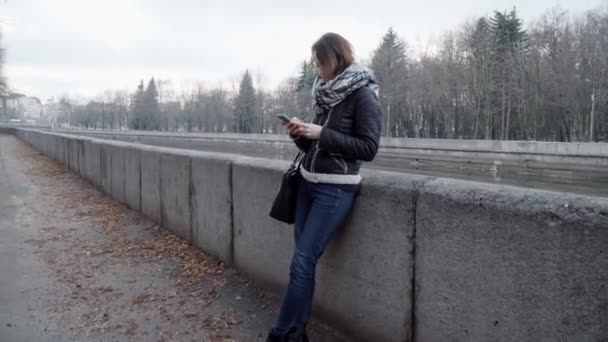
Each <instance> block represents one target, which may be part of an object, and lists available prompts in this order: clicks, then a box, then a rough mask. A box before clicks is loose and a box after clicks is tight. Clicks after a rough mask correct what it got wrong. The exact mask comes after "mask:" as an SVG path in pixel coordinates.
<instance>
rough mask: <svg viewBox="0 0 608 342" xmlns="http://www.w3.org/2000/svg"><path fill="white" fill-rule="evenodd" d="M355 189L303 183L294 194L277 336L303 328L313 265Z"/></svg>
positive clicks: (337, 226) (338, 224)
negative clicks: (290, 248) (288, 263)
mask: <svg viewBox="0 0 608 342" xmlns="http://www.w3.org/2000/svg"><path fill="white" fill-rule="evenodd" d="M357 191H358V186H342V185H334V184H313V183H309V182H307V181H306V180H303V181H302V183H301V184H300V187H299V190H298V201H297V208H296V222H295V234H294V235H295V251H294V254H293V257H292V260H291V267H290V273H289V285H288V287H287V292H286V293H285V297H284V298H283V304H282V305H281V311H280V313H279V318H278V319H277V321H276V323H275V324H274V327H273V332H274V333H275V334H278V335H287V334H288V333H289V332H290V331H291V330H295V329H298V328H304V327H305V326H306V323H307V322H308V318H309V316H310V311H311V306H312V299H313V295H314V291H315V270H316V266H317V261H318V260H319V258H320V257H321V255H322V254H323V252H324V251H325V247H327V245H328V243H329V241H331V238H332V237H333V236H334V234H335V233H336V232H337V231H338V230H339V229H340V227H342V226H343V224H344V222H345V221H346V218H347V217H348V215H349V214H350V212H351V210H352V208H353V204H354V202H355V197H356V195H357Z"/></svg>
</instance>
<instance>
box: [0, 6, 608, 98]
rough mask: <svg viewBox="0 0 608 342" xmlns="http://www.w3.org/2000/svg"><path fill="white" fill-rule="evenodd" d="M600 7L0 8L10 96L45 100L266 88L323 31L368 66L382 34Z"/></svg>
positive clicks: (411, 35) (411, 38)
mask: <svg viewBox="0 0 608 342" xmlns="http://www.w3.org/2000/svg"><path fill="white" fill-rule="evenodd" d="M607 3H608V0H474V1H471V0H469V1H453V0H423V1H409V0H374V1H358V0H306V1H304V0H300V1H289V0H287V1H286V0H267V1H262V0H257V1H254V0H249V1H247V0H240V1H237V0H214V1H205V0H198V1H197V0H173V1H169V0H164V1H161V0H146V1H143V0H142V1H140V0H0V23H1V24H2V27H3V31H4V37H3V41H2V44H3V46H4V47H6V49H7V58H6V59H7V61H6V66H5V74H6V76H8V78H9V83H10V86H11V87H12V88H13V89H14V90H16V91H19V92H23V93H26V94H28V95H33V96H38V97H40V98H41V99H42V100H43V101H44V100H46V99H47V98H48V97H50V96H55V97H56V96H58V95H59V94H62V93H64V92H68V93H70V94H72V95H80V96H86V97H92V96H95V95H97V94H99V93H101V92H102V91H103V90H105V89H126V90H129V91H132V90H134V89H135V87H136V85H137V83H138V82H139V80H140V79H142V78H145V79H148V78H150V77H152V76H154V77H156V78H162V79H171V80H172V81H173V83H174V85H175V86H176V87H178V88H179V87H189V86H192V85H193V84H195V82H197V81H205V84H206V85H208V86H213V85H216V84H222V85H223V86H224V87H226V88H230V87H231V84H232V83H231V82H232V81H234V80H237V79H238V77H239V75H241V74H242V72H243V71H244V70H245V69H246V68H249V69H250V70H253V71H254V74H255V73H261V74H263V75H264V77H263V80H264V84H265V85H266V86H268V87H274V86H275V85H276V84H278V83H279V82H280V81H281V80H283V79H285V78H286V77H288V76H290V75H293V74H294V73H296V72H297V67H298V63H299V62H300V61H301V60H303V59H305V58H307V57H308V56H309V53H310V45H311V44H312V43H313V42H314V40H315V39H316V38H318V37H319V36H320V35H321V34H322V33H324V32H327V31H333V32H338V33H341V34H343V35H344V36H345V37H346V38H348V39H349V40H350V41H351V42H352V43H353V45H354V46H355V49H356V53H357V57H359V58H369V56H370V54H371V52H372V51H373V49H374V48H375V47H376V46H377V45H378V43H379V41H380V39H381V37H382V35H383V34H384V33H385V32H386V30H387V29H388V27H389V26H393V27H394V28H395V30H396V31H397V32H398V33H399V35H400V36H402V37H403V38H405V39H406V41H407V42H408V44H409V45H410V48H411V49H421V48H423V47H425V46H428V42H429V41H433V39H435V40H436V39H437V38H438V37H440V36H441V34H442V33H443V32H445V31H447V30H451V29H456V28H458V26H459V25H461V24H462V23H463V22H464V21H466V20H468V19H471V18H475V17H478V16H481V15H489V14H492V12H493V11H494V10H508V9H511V8H512V7H513V6H516V7H517V9H518V12H519V13H520V16H521V17H522V18H524V19H525V20H526V21H530V20H531V19H534V18H538V16H539V15H541V14H542V13H544V12H546V11H547V10H548V9H550V8H551V7H554V6H556V5H559V6H560V7H561V8H563V9H567V10H569V11H571V12H574V13H580V12H583V11H585V10H589V9H594V8H598V7H599V6H605V5H606V4H607Z"/></svg>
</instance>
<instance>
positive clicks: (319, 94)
mask: <svg viewBox="0 0 608 342" xmlns="http://www.w3.org/2000/svg"><path fill="white" fill-rule="evenodd" d="M361 87H370V88H371V89H372V90H373V91H374V93H376V97H377V96H378V91H379V87H378V84H376V78H375V77H374V75H373V74H372V73H371V72H370V71H368V70H367V69H366V68H364V67H362V66H360V65H359V64H354V63H353V64H351V65H350V66H349V67H348V68H346V69H345V70H344V71H343V72H342V73H341V74H339V75H338V76H336V77H335V78H334V79H333V80H330V81H325V80H322V79H321V78H319V77H317V79H316V80H315V83H314V85H313V87H312V96H313V99H314V102H315V103H314V105H315V112H316V114H317V115H320V114H323V113H326V112H328V111H329V110H330V109H331V108H333V107H335V106H336V105H337V104H338V103H340V102H342V100H344V99H345V98H346V97H347V96H348V95H350V94H352V93H353V92H354V91H355V90H357V89H359V88H361Z"/></svg>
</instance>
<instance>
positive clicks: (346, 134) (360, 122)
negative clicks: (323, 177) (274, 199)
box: [292, 87, 382, 175]
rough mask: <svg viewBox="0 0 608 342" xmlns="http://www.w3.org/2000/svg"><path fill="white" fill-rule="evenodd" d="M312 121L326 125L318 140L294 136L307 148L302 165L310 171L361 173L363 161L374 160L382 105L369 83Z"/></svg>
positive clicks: (294, 138)
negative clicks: (368, 85)
mask: <svg viewBox="0 0 608 342" xmlns="http://www.w3.org/2000/svg"><path fill="white" fill-rule="evenodd" d="M330 114H331V115H330ZM327 120H329V121H327ZM313 123H315V124H317V125H321V126H324V127H323V130H322V131H321V138H320V139H319V140H318V141H317V140H314V141H313V140H310V139H307V138H304V137H293V136H292V139H293V140H294V142H295V144H296V145H297V146H298V148H300V149H301V150H302V151H305V152H306V154H305V156H304V160H303V162H302V167H303V168H304V169H305V170H306V171H308V172H313V173H324V174H349V175H353V174H358V173H359V168H360V167H361V162H362V161H372V160H373V159H374V157H375V156H376V154H377V153H378V147H379V144H380V133H381V131H382V114H381V107H380V102H379V101H378V98H377V97H376V94H375V93H374V91H373V90H371V89H370V88H368V87H361V88H359V89H358V90H356V91H354V92H353V93H352V94H350V95H349V96H347V97H346V98H345V99H344V100H343V101H342V102H340V103H339V104H338V105H336V106H335V107H334V108H333V110H332V111H331V112H329V113H323V114H321V115H316V116H315V118H314V120H313Z"/></svg>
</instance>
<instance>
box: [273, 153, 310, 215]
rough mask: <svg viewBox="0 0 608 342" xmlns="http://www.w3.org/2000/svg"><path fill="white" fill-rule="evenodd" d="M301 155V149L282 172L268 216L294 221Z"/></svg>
mask: <svg viewBox="0 0 608 342" xmlns="http://www.w3.org/2000/svg"><path fill="white" fill-rule="evenodd" d="M303 156H304V152H303V151H300V152H298V154H297V155H296V158H295V159H294V160H293V162H292V163H291V165H290V166H289V169H287V171H285V173H283V180H282V182H281V186H280V188H279V192H278V193H277V195H276V197H275V199H274V202H273V203H272V208H271V209H270V217H272V218H274V219H276V220H279V221H281V222H285V223H287V224H293V223H294V222H295V221H296V204H297V200H298V188H299V187H300V183H301V182H302V173H301V172H300V167H301V165H302V159H303Z"/></svg>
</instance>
